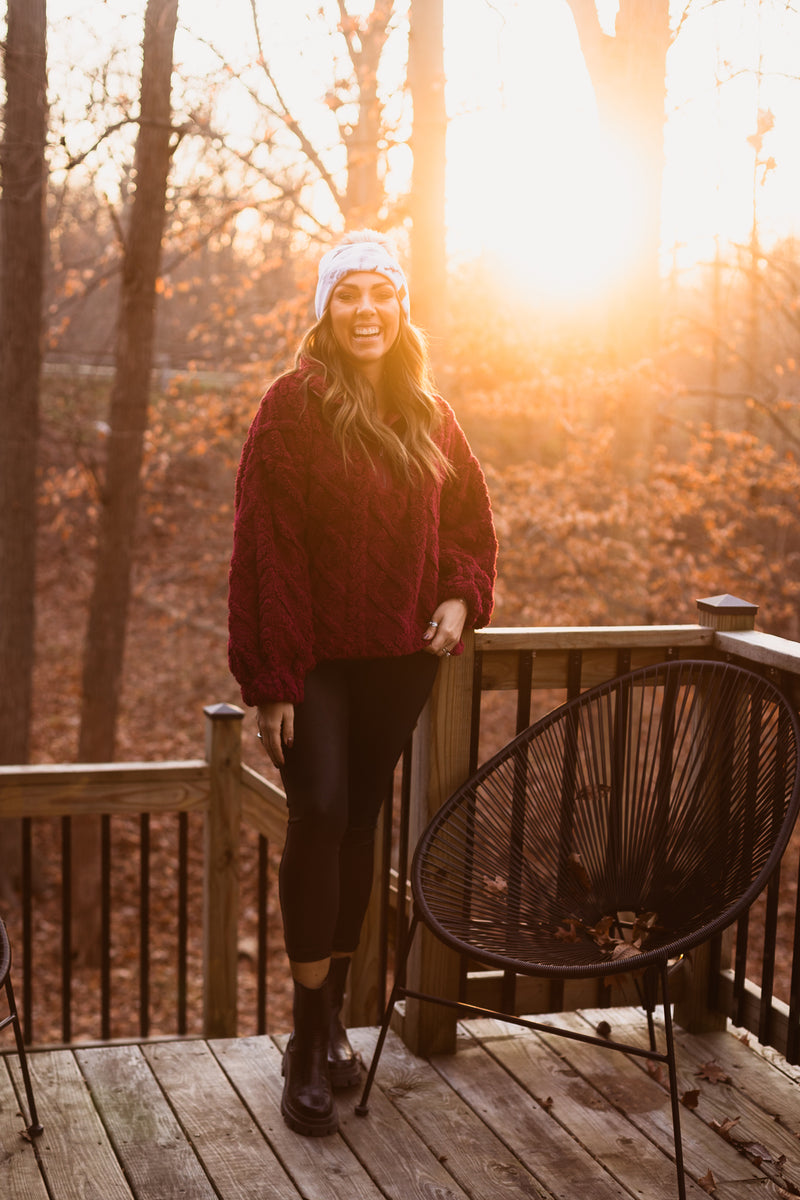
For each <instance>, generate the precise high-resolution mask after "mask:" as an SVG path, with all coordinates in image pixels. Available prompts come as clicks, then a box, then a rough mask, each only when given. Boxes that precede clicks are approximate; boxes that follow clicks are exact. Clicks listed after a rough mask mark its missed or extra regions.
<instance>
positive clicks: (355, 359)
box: [329, 271, 400, 386]
mask: <svg viewBox="0 0 800 1200" xmlns="http://www.w3.org/2000/svg"><path fill="white" fill-rule="evenodd" d="M329 312H330V317H331V328H332V329H333V336H334V337H335V338H336V341H337V342H338V343H339V345H340V346H341V348H342V350H343V351H344V353H345V354H346V355H347V357H348V358H349V359H350V361H351V363H352V364H353V366H355V367H357V368H358V370H359V371H361V372H362V373H363V374H364V375H366V377H367V378H368V379H369V381H370V383H372V384H373V386H375V385H376V384H377V383H378V382H379V380H380V377H381V374H382V371H383V361H384V359H385V357H386V355H387V354H388V353H389V351H390V350H391V348H392V346H393V345H394V343H395V341H396V340H397V335H398V333H399V332H400V301H399V300H398V298H397V292H396V291H395V290H394V286H393V284H391V283H390V282H389V280H388V279H387V278H386V277H385V276H384V275H378V274H377V272H375V271H354V272H352V274H350V275H345V277H344V279H341V280H340V281H339V283H337V284H336V287H335V288H334V289H333V292H332V293H331V299H330V305H329Z"/></svg>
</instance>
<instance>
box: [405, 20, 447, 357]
mask: <svg viewBox="0 0 800 1200" xmlns="http://www.w3.org/2000/svg"><path fill="white" fill-rule="evenodd" d="M409 20H410V29H409V47H408V80H409V86H410V89H411V97H412V101H413V105H414V125H413V132H412V135H411V148H412V151H413V155H414V172H413V177H412V185H411V197H410V209H411V220H412V228H411V270H412V275H413V291H414V314H415V316H414V319H415V320H416V321H418V323H419V324H420V325H422V326H423V328H425V329H427V330H428V331H429V332H431V333H433V334H434V335H436V334H437V333H439V332H441V329H442V325H443V319H444V315H445V304H446V278H447V256H446V245H445V143H446V137H447V112H446V108H445V94H444V83H445V77H444V4H443V0H411V8H410V17H409Z"/></svg>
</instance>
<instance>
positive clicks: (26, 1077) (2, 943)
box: [0, 920, 42, 1137]
mask: <svg viewBox="0 0 800 1200" xmlns="http://www.w3.org/2000/svg"><path fill="white" fill-rule="evenodd" d="M0 987H5V991H6V1001H7V1004H8V1016H6V1017H3V1018H2V1019H0V1029H6V1028H8V1026H9V1025H13V1027H14V1037H15V1038H16V1041H17V1054H18V1055H19V1066H20V1071H21V1072H22V1082H23V1085H24V1088H25V1095H26V1097H27V1100H28V1116H29V1121H28V1125H27V1131H28V1136H29V1137H38V1136H39V1134H40V1133H42V1126H41V1125H40V1124H39V1117H38V1114H37V1112H36V1101H35V1100H34V1096H33V1085H32V1083H31V1076H30V1071H29V1070H28V1056H27V1054H26V1053H25V1043H24V1042H23V1040H22V1029H21V1028H20V1023H19V1013H18V1012H17V1005H16V1001H15V999H14V988H13V987H12V984H11V944H10V942H9V940H8V932H7V930H6V927H5V925H4V923H3V921H2V920H0ZM23 1119H24V1114H23Z"/></svg>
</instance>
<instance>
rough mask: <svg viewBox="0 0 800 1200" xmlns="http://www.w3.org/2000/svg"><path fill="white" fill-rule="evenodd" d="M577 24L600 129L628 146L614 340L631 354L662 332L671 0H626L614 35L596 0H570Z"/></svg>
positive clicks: (621, 179) (621, 186) (621, 184)
mask: <svg viewBox="0 0 800 1200" xmlns="http://www.w3.org/2000/svg"><path fill="white" fill-rule="evenodd" d="M567 3H568V4H569V6H570V8H571V10H572V13H573V16H574V18H575V25H576V27H577V30H578V37H579V39H580V44H581V50H582V51H583V56H584V59H585V61H586V66H587V69H588V71H589V75H590V78H591V80H592V85H593V87H594V92H595V98H596V100H597V108H598V114H599V118H600V124H601V129H602V131H603V133H604V134H605V135H607V137H608V139H609V144H610V145H611V146H614V145H618V146H623V147H624V148H625V150H626V152H627V153H626V156H625V169H624V170H623V171H621V172H620V173H619V174H618V176H617V183H618V194H617V203H618V205H619V207H620V209H621V210H628V211H629V220H628V226H629V228H630V230H631V243H630V246H629V248H628V249H629V259H630V263H631V266H630V269H629V271H628V276H627V280H626V282H625V283H624V285H622V286H621V288H620V291H619V295H618V297H617V300H616V302H615V304H614V305H613V311H612V323H613V329H612V331H611V332H612V342H613V344H614V345H615V346H616V347H617V349H618V351H619V352H620V354H621V355H622V356H624V357H628V358H630V357H635V356H637V355H639V354H641V353H643V352H647V351H648V350H650V349H652V348H653V345H654V343H655V341H656V339H657V335H658V310H659V293H660V275H659V250H660V244H661V191H662V183H663V176H664V109H665V100H666V94H667V87H666V62H667V50H668V49H669V44H670V29H669V0H620V5H619V11H618V13H617V19H616V25H615V36H614V37H610V36H608V35H607V34H605V33H603V30H602V28H601V26H600V22H599V20H598V17H597V9H596V7H595V0H567Z"/></svg>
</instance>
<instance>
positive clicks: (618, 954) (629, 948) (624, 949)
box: [611, 942, 642, 961]
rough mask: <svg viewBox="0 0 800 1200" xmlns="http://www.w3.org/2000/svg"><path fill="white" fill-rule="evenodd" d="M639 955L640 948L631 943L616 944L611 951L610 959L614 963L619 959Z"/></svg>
mask: <svg viewBox="0 0 800 1200" xmlns="http://www.w3.org/2000/svg"><path fill="white" fill-rule="evenodd" d="M641 953H642V952H641V950H640V948H639V947H638V946H637V945H634V944H633V943H631V942H617V944H616V945H615V946H614V949H613V950H612V951H611V958H612V960H615V961H616V960H617V959H620V958H635V957H636V955H637V954H641Z"/></svg>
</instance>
